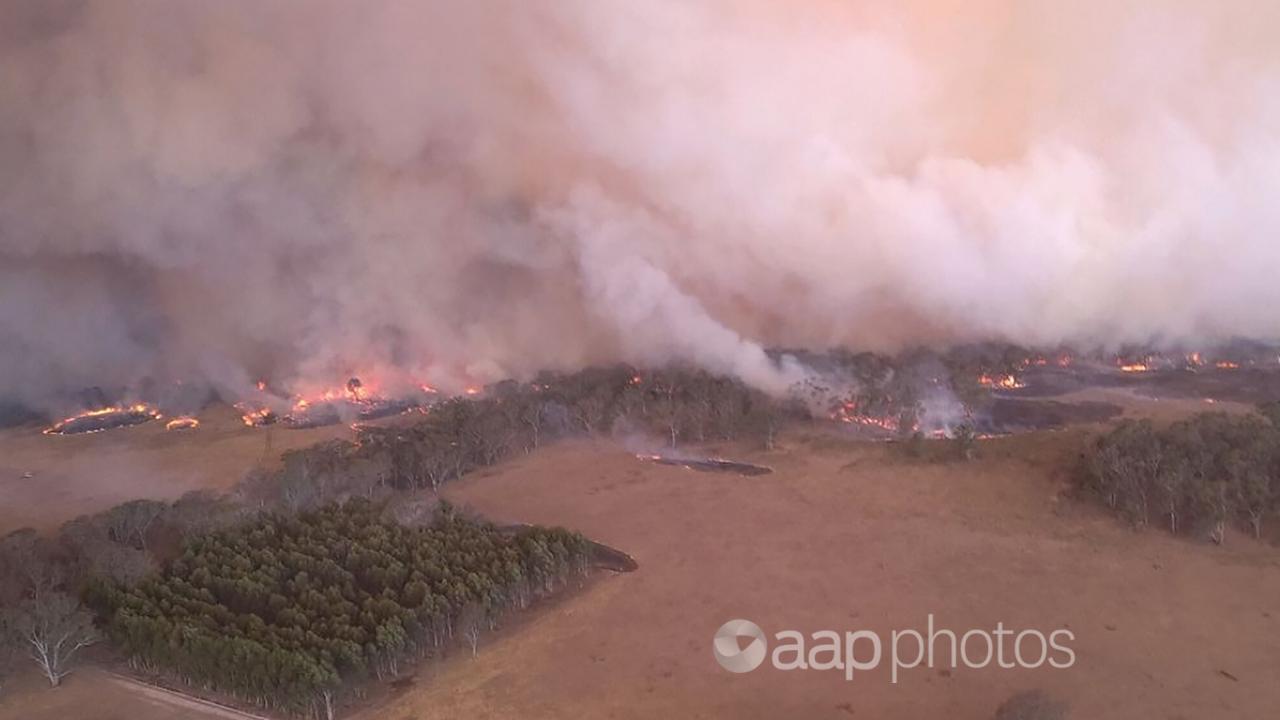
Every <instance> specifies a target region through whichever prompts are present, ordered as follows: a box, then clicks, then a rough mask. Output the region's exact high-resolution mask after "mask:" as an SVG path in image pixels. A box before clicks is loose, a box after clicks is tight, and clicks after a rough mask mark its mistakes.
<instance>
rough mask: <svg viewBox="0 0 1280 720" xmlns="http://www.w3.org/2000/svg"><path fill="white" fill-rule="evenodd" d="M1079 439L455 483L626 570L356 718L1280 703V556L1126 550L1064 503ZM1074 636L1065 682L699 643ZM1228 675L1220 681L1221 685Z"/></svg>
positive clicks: (587, 458)
mask: <svg viewBox="0 0 1280 720" xmlns="http://www.w3.org/2000/svg"><path fill="white" fill-rule="evenodd" d="M1082 441H1083V438H1082V437H1081V435H1080V433H1078V432H1075V431H1072V432H1064V433H1053V434H1037V435H1028V436H1020V437H1016V438H1009V439H1003V440H995V441H990V442H986V443H983V445H982V448H981V452H982V457H981V458H980V459H979V460H978V461H975V462H972V463H968V464H952V465H930V464H912V463H907V462H905V461H902V460H899V459H898V458H896V457H895V456H894V455H893V454H892V449H891V448H890V447H888V446H884V445H868V444H862V445H853V444H847V443H844V442H841V441H838V440H833V439H830V438H824V437H808V438H802V439H799V440H792V441H791V442H790V443H788V445H787V447H785V448H784V449H782V450H781V451H779V452H775V453H768V454H758V455H756V454H750V453H746V454H745V455H746V457H745V458H744V459H750V460H754V461H758V462H762V463H764V464H768V465H772V466H773V467H774V468H775V470H776V472H775V473H774V474H772V475H767V476H762V477H758V478H743V477H735V476H721V475H715V474H702V473H694V472H691V471H688V470H684V469H681V468H673V467H666V466H660V465H654V464H650V463H641V462H638V461H637V460H636V459H635V458H633V457H631V456H629V455H628V454H626V453H623V452H619V451H618V450H616V449H612V448H609V447H604V446H587V445H578V444H570V445H562V446H558V447H555V448H551V449H549V450H546V451H544V452H541V453H539V454H537V455H535V456H533V457H530V458H528V459H525V460H523V461H521V462H517V463H514V464H511V465H508V466H504V467H502V468H501V469H498V470H496V471H494V472H492V473H488V474H485V475H483V476H476V477H473V478H470V479H467V480H465V481H463V482H461V483H459V484H457V485H455V486H453V487H452V488H450V490H449V491H448V492H447V493H446V494H447V495H448V496H449V498H450V499H452V500H454V501H456V502H458V503H461V504H464V505H468V506H470V507H473V508H474V509H476V510H477V511H479V512H482V513H485V514H487V515H490V516H492V517H494V518H496V519H498V520H510V521H525V522H534V523H547V524H563V525H567V526H570V527H574V528H577V529H579V530H581V531H583V532H585V533H587V534H588V535H590V536H592V537H595V538H598V539H599V540H601V541H602V542H606V543H608V544H611V545H613V546H616V547H620V548H623V549H626V550H627V551H628V552H630V553H632V554H633V555H634V556H635V558H636V560H637V561H638V562H639V563H640V570H639V571H638V572H635V573H632V574H629V575H622V576H618V577H616V578H613V579H611V580H608V581H606V582H603V583H600V584H598V585H596V586H595V587H594V588H593V589H592V590H591V591H590V592H588V593H586V594H584V595H582V596H580V597H577V598H574V599H573V600H572V601H571V602H568V603H566V604H564V605H563V606H561V607H559V608H556V609H554V610H553V611H550V612H548V613H547V614H546V615H544V616H542V617H539V618H537V619H536V620H534V621H533V622H531V623H530V625H529V626H528V627H527V628H525V629H524V630H523V631H522V632H520V633H516V634H512V635H510V636H504V637H502V638H500V639H498V640H496V641H495V642H494V643H493V644H492V645H491V646H489V647H487V648H485V649H484V650H482V652H481V653H480V656H479V657H477V658H475V659H471V658H459V659H456V660H453V661H450V662H447V663H445V664H444V665H443V666H441V667H439V668H436V669H434V670H432V671H430V672H429V673H428V674H430V675H431V677H429V678H427V677H424V678H420V679H419V682H418V683H417V686H416V689H415V690H411V691H409V692H407V693H405V694H403V695H401V696H400V697H399V698H398V699H396V700H395V701H394V702H393V703H392V705H391V706H390V707H389V708H379V709H376V710H370V711H369V712H368V713H366V714H365V715H364V716H363V717H364V718H365V719H366V720H373V719H374V718H388V719H390V720H411V719H412V720H426V719H428V718H458V717H467V718H476V719H483V718H510V717H521V718H580V717H600V718H603V717H611V718H637V719H639V718H653V717H682V718H719V717H733V718H762V719H763V718H778V717H804V718H844V717H873V718H886V719H894V718H901V719H902V720H918V719H919V718H944V717H945V718H955V719H958V720H966V719H973V720H978V719H981V718H989V717H991V715H992V713H993V712H994V710H995V708H996V706H997V705H998V704H999V702H1000V701H1001V700H1002V699H1004V698H1005V697H1007V696H1008V695H1010V694H1012V693H1013V692H1015V691H1017V690H1021V689H1026V688H1032V687H1043V688H1046V689H1048V690H1050V691H1051V692H1052V693H1053V694H1055V695H1057V696H1060V697H1062V698H1064V699H1068V700H1069V701H1070V702H1071V703H1072V705H1073V708H1074V715H1073V717H1079V718H1099V719H1101V718H1133V717H1152V718H1186V719H1187V720H1191V719H1194V718H1209V717H1212V718H1237V717H1238V718H1246V717H1263V716H1266V715H1267V713H1269V712H1271V711H1273V710H1274V709H1275V707H1277V705H1280V688H1277V687H1276V686H1275V684H1274V682H1273V679H1274V677H1273V676H1274V672H1275V669H1276V668H1277V667H1280V640H1277V637H1278V632H1280V552H1277V551H1276V549H1275V548H1270V547H1264V546H1261V545H1258V544H1256V543H1254V542H1252V541H1250V540H1247V539H1245V538H1243V537H1241V536H1239V535H1236V536H1232V537H1231V538H1230V539H1229V541H1228V545H1227V546H1226V547H1213V546H1205V545H1197V544H1192V543H1189V542H1186V541H1182V540H1175V539H1172V538H1170V537H1167V536H1165V535H1163V534H1161V533H1159V532H1154V531H1152V532H1144V533H1135V532H1132V531H1130V530H1128V529H1125V528H1124V527H1122V526H1120V525H1119V524H1117V523H1116V522H1115V521H1114V520H1112V519H1110V518H1108V517H1103V516H1101V515H1100V514H1098V513H1096V512H1095V511H1093V510H1092V509H1091V508H1087V507H1083V506H1080V505H1076V504H1074V503H1073V502H1071V501H1069V500H1066V499H1062V498H1061V497H1060V493H1061V492H1062V490H1063V489H1064V478H1063V476H1062V473H1061V472H1060V471H1059V468H1061V467H1062V465H1063V463H1064V462H1066V461H1067V460H1069V459H1070V456H1071V455H1072V451H1073V449H1074V447H1076V446H1077V445H1076V444H1077V443H1079V442H1082ZM928 613H933V614H934V615H935V617H936V618H937V621H938V624H939V625H940V626H945V627H948V628H954V629H958V630H967V629H970V628H987V629H988V630H989V629H991V628H993V627H994V626H995V624H996V622H997V621H1002V622H1004V623H1005V625H1006V626H1010V627H1016V628H1038V629H1041V630H1043V631H1045V632H1046V633H1047V632H1049V631H1051V630H1053V629H1057V628H1062V627H1065V628H1070V629H1071V630H1072V632H1073V633H1074V634H1075V637H1076V639H1075V641H1074V642H1073V643H1072V645H1071V646H1072V648H1073V649H1074V650H1075V652H1076V654H1077V658H1078V659H1077V662H1076V665H1075V667H1073V668H1071V669H1069V670H1052V669H1040V670H1016V671H1014V670H993V669H990V668H987V669H983V670H967V669H964V668H961V669H958V670H956V671H954V672H952V673H951V674H950V675H949V676H946V675H943V674H940V673H938V672H937V671H930V670H927V669H916V670H906V671H903V675H902V677H901V678H900V682H899V684H898V685H893V684H891V683H890V682H889V674H888V670H887V668H886V667H883V666H882V668H881V669H879V670H876V671H873V672H870V673H867V674H866V675H864V676H860V677H855V679H854V680H853V681H852V682H846V681H845V680H844V678H843V676H842V674H841V673H840V672H839V671H832V672H802V673H783V672H779V671H776V670H773V669H771V668H769V667H768V665H767V664H766V665H765V666H764V667H762V668H761V669H758V670H756V671H755V672H753V673H751V674H748V675H740V676H739V675H731V674H729V673H727V672H725V671H723V670H721V669H720V667H719V666H718V665H717V664H716V662H715V661H714V659H713V658H712V654H711V636H712V634H713V633H714V632H715V630H716V628H718V627H719V626H720V624H721V623H723V622H725V621H727V620H729V619H733V618H738V617H742V618H747V619H750V620H753V621H754V622H756V623H758V624H759V625H760V626H761V627H762V628H764V629H765V632H766V634H772V633H773V632H776V631H777V630H779V629H784V628H794V629H798V630H801V631H804V632H806V634H807V633H809V632H812V631H814V630H818V629H826V628H830V629H835V630H857V629H870V630H875V631H877V632H879V633H880V634H881V636H882V637H888V633H889V632H890V631H892V630H894V629H908V628H918V629H923V627H924V625H925V621H926V615H927V614H928ZM1223 673H1229V674H1230V675H1231V676H1232V677H1234V678H1236V679H1231V678H1229V677H1227V676H1226V675H1224V674H1223Z"/></svg>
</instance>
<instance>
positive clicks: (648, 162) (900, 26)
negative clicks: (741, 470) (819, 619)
mask: <svg viewBox="0 0 1280 720" xmlns="http://www.w3.org/2000/svg"><path fill="white" fill-rule="evenodd" d="M1276 37H1280V5H1277V4H1276V3H1274V2H1263V1H1259V2H1212V1H1210V0H1140V1H1138V2H1129V3H1111V2H1102V1H1101V0H1084V1H1083V2H1076V3H1061V2H1035V1H1032V2H1028V1H1026V0H977V1H974V0H970V1H966V2H957V1H952V0H947V1H944V0H913V1H910V2H902V3H892V4H891V3H878V2H869V1H868V2H859V1H849V0H841V1H837V0H804V1H797V2H789V3H777V2H766V1H765V0H737V1H734V2H730V1H729V0H724V1H723V2H722V1H718V0H702V1H701V2H696V1H695V2H690V1H687V0H670V1H664V0H652V1H650V2H626V1H623V0H617V1H612V0H560V1H559V2H553V3H537V2H523V1H519V0H480V1H477V2H470V3H456V2H445V1H443V0H421V1H419V2H390V1H386V2H383V1H378V0H369V1H367V2H360V3H352V2H346V1H345V0H311V1H309V2H306V3H293V2H271V1H268V2H262V1H261V0H225V1H223V2H207V1H204V0H172V1H171V2H166V3H162V4H157V3H152V2H142V1H134V0H10V1H9V2H6V3H3V4H0V396H3V395H15V394H16V395H17V396H18V397H20V398H22V399H25V400H27V401H29V402H42V401H45V400H46V399H47V398H49V397H53V396H55V395H56V394H57V393H60V392H66V391H70V390H75V389H79V388H83V387H85V386H91V385H103V386H130V387H138V386H140V385H145V384H148V383H150V384H153V385H154V384H160V385H163V384H166V383H171V382H174V381H176V380H179V379H181V380H184V381H187V382H193V381H201V382H208V383H210V384H211V385H212V386H214V387H216V388H219V389H221V390H223V391H225V392H228V393H231V394H235V393H236V392H239V391H241V390H243V389H247V388H249V387H251V385H252V382H253V381H254V380H256V379H258V378H261V377H270V378H272V379H273V380H274V381H276V382H279V383H290V382H294V383H303V382H331V381H333V380H341V379H343V378H345V377H346V376H347V375H349V374H351V373H370V372H379V373H383V374H395V375H398V376H401V377H404V378H410V377H412V378H419V379H422V380H426V381H430V382H433V383H435V384H439V385H442V386H449V385H451V384H452V385H455V386H456V385H459V384H462V383H467V382H475V381H480V380H488V379H492V378H496V377H501V376H506V375H520V374H525V373H530V372H533V371H536V370H538V369H541V368H571V367H575V366H578V365H581V364H585V363H591V362H604V361H610V360H630V361H636V362H656V361H661V360H667V359H678V360H684V361H690V362H696V363H700V364H703V365H705V366H707V367H709V368H711V369H714V370H718V371H724V372H734V373H738V374H740V375H741V376H743V377H744V378H746V379H748V380H749V381H751V382H753V383H755V384H757V385H760V386H762V387H766V388H772V387H777V386H779V385H781V384H785V382H787V380H788V379H789V377H790V376H789V374H788V373H789V372H792V371H791V370H788V369H779V368H776V367H774V366H773V364H772V363H771V362H770V361H769V360H768V359H767V358H766V356H765V354H764V352H763V350H762V348H763V347H767V346H770V345H786V346H809V347H825V346H830V345H837V344H844V345H849V346H853V347H857V348H867V349H878V350H891V349H894V348H898V347H902V346H904V345H909V344H916V343H926V344H945V343H949V342H956V341H967V340H985V339H994V340H1012V341H1017V342H1021V343H1025V344H1042V343H1043V344H1055V343H1059V342H1069V343H1115V342H1126V341H1134V342H1146V341H1152V340H1154V341H1161V340H1165V341H1179V340H1181V341H1192V342H1194V341H1201V340H1203V341H1212V340H1215V339H1219V338H1224V337H1228V336H1235V335H1243V336H1252V337H1261V338H1273V337H1276V336H1280V315H1277V314H1276V313H1275V311H1274V308H1275V307H1277V306H1278V305H1280V283H1277V282H1276V281H1275V274H1276V271H1277V270H1278V269H1280V204H1277V203H1275V202H1273V199H1272V198H1271V197H1270V196H1271V193H1272V192H1273V189H1274V188H1276V187H1280V131H1277V128H1280V51H1277V50H1276V45H1275V42H1274V39H1275V38H1276Z"/></svg>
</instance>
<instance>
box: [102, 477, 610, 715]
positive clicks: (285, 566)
mask: <svg viewBox="0 0 1280 720" xmlns="http://www.w3.org/2000/svg"><path fill="white" fill-rule="evenodd" d="M588 554H589V547H588V543H587V541H586V540H585V539H584V538H583V537H582V536H580V535H578V534H576V533H571V532H568V531H565V530H561V529H545V528H524V529H521V530H519V531H517V532H513V533H507V532H503V531H501V530H499V529H498V528H496V527H494V526H493V525H490V524H487V523H483V522H478V521H475V520H471V519H467V518H465V517H463V516H461V515H460V514H458V513H457V512H456V511H454V510H453V509H452V508H450V507H449V506H448V505H441V506H440V509H439V510H438V512H437V516H436V519H435V522H433V523H431V524H430V525H427V526H423V527H416V528H410V527H406V526H403V525H400V524H398V523H394V522H390V521H388V520H386V519H384V517H383V514H382V511H381V508H379V507H378V506H377V505H375V504H373V503H370V502H368V501H365V500H361V499H356V500H351V501H349V502H347V503H345V504H341V505H338V504H333V505H329V506H326V507H323V508H321V509H319V510H316V511H314V512H307V513H302V514H299V515H296V516H292V517H290V516H284V515H276V514H271V515H262V516H260V517H259V518H258V519H257V520H255V521H253V522H250V523H247V524H242V525H239V526H237V527H234V528H232V529H228V530H222V531H217V532H213V533H210V534H207V535H203V536H199V537H196V538H194V539H193V540H191V541H189V542H188V543H187V545H186V549H185V551H184V552H183V553H182V555H181V556H180V557H178V558H177V559H176V560H174V561H173V562H171V563H170V564H169V565H168V566H167V567H166V568H165V570H164V571H163V572H161V573H159V574H156V575H152V576H150V577H148V578H147V579H145V580H143V581H142V582H140V583H136V584H134V585H132V586H126V585H122V584H119V583H116V582H111V581H101V582H96V583H94V584H92V586H91V588H90V590H89V592H88V593H87V597H88V598H89V599H90V604H91V605H92V606H93V607H94V608H95V609H96V610H97V611H98V613H99V615H100V616H101V617H102V618H103V619H104V627H105V630H106V633H107V635H108V636H109V637H110V638H111V640H112V641H113V642H114V643H115V645H116V646H117V647H118V648H120V649H121V650H122V651H123V652H125V653H126V654H127V655H128V656H129V657H130V658H131V659H132V661H133V662H134V663H136V664H137V665H138V666H139V667H143V668H146V669H149V670H153V671H162V672H166V673H169V674H171V675H173V676H175V677H177V678H179V679H180V680H182V681H184V682H186V683H188V684H198V685H201V686H203V687H206V688H209V689H215V690H218V691H221V692H226V693H230V694H233V695H235V696H237V697H239V698H241V699H242V700H245V701H248V702H252V703H256V704H258V705H261V706H264V707H268V708H272V709H277V710H283V711H286V712H290V713H295V714H311V715H314V716H317V717H329V718H332V717H333V714H334V708H335V704H336V703H337V701H338V699H339V697H338V696H339V693H340V692H341V691H342V688H343V687H344V686H345V685H344V683H345V682H347V681H355V682H357V683H358V682H359V681H360V680H363V679H366V678H368V677H369V676H371V675H373V676H377V677H379V678H382V677H387V676H395V675H396V674H397V673H398V672H399V668H400V664H401V663H402V662H404V661H405V660H406V659H411V658H421V657H424V656H427V655H429V654H431V653H433V652H435V651H437V650H438V649H439V648H440V647H442V646H443V645H445V644H446V643H449V642H453V641H457V640H463V641H465V642H466V643H467V644H469V645H470V646H471V648H472V649H473V651H474V648H475V644H476V643H477V641H478V638H479V635H480V633H482V632H484V631H486V630H488V629H490V628H491V627H493V625H494V623H495V622H496V620H497V618H498V617H499V616H500V615H501V614H502V613H503V612H505V611H507V610H508V609H511V608H523V607H525V606H527V605H528V604H529V603H530V602H531V601H532V600H534V599H535V598H537V597H539V596H542V595H544V594H546V593H549V592H551V591H553V590H554V589H556V588H557V587H559V586H561V585H562V584H563V583H564V582H566V580H567V579H569V578H570V577H572V576H575V575H578V574H581V573H584V572H585V571H586V568H587V561H588Z"/></svg>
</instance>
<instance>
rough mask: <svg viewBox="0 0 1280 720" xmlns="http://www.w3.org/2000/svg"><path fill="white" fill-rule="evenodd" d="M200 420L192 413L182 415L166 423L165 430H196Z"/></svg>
mask: <svg viewBox="0 0 1280 720" xmlns="http://www.w3.org/2000/svg"><path fill="white" fill-rule="evenodd" d="M198 427H200V421H199V420H198V419H196V418H194V417H192V416H190V415H180V416H178V417H176V418H174V419H172V420H170V421H169V422H167V423H165V424H164V429H165V430H195V429H196V428H198Z"/></svg>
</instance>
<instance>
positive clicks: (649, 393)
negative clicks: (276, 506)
mask: <svg viewBox="0 0 1280 720" xmlns="http://www.w3.org/2000/svg"><path fill="white" fill-rule="evenodd" d="M805 414H806V411H805V410H804V408H803V407H802V406H801V405H799V404H798V403H796V402H782V401H777V400H774V399H772V398H770V397H768V396H766V395H764V394H763V393H760V392H759V391H756V390H753V389H751V388H749V387H747V386H746V385H743V384H742V383H741V382H740V381H738V380H736V379H733V378H728V377H721V376H715V375H711V374H710V373H707V372H704V371H702V370H696V369H685V368H666V369H662V370H655V371H647V372H641V371H637V370H635V369H634V368H631V367H626V366H618V367H612V368H589V369H587V370H582V371H580V372H577V373H573V374H572V375H555V374H543V375H541V376H539V377H538V378H537V379H536V380H535V381H534V382H531V383H523V384H521V383H516V382H514V381H507V382H503V383H499V384H497V385H495V386H493V387H492V388H490V391H489V393H488V395H487V396H486V397H484V398H478V399H465V398H455V399H451V400H446V401H444V402H442V403H439V404H437V405H434V406H432V407H431V408H430V410H429V411H428V412H427V414H426V416H425V417H424V418H423V419H422V420H420V421H418V422H416V423H413V424H412V425H408V426H400V427H375V426H370V427H364V428H361V429H360V432H359V435H358V438H357V441H356V443H354V444H349V443H348V444H346V445H345V446H342V445H335V444H327V445H326V446H319V447H316V448H311V449H308V450H306V451H301V452H304V453H306V454H307V456H308V459H307V460H306V461H298V464H296V466H295V467H296V468H297V469H299V472H298V473H295V474H299V475H300V474H301V472H300V470H301V468H302V467H303V466H304V465H305V467H306V468H309V471H310V472H311V473H312V474H313V475H315V474H317V473H319V474H328V475H329V476H332V475H334V472H335V468H340V467H341V466H342V465H343V463H344V462H345V463H357V462H363V463H368V464H370V465H372V466H374V467H376V468H377V470H376V472H375V473H374V474H373V475H372V476H370V475H368V474H366V475H365V479H366V480H368V479H370V477H376V478H379V479H380V480H381V481H382V482H385V483H387V484H389V485H390V486H391V487H393V488H431V489H432V490H438V489H439V488H440V486H441V485H443V484H444V483H445V482H448V481H450V480H454V479H456V478H458V477H461V476H462V475H464V474H466V473H467V472H470V471H471V470H474V469H476V468H481V467H486V466H488V465H492V464H494V463H496V462H499V461H501V460H502V459H503V458H506V457H509V456H511V455H513V454H516V453H523V452H530V451H532V450H534V449H536V448H537V447H539V446H540V445H542V444H543V443H546V442H550V441H553V440H556V439H559V438H562V437H565V436H569V435H601V434H610V433H619V434H627V433H644V434H648V435H655V436H657V437H661V438H663V440H664V442H665V443H667V444H669V445H670V446H671V447H676V446H678V445H679V444H680V443H684V442H706V441H710V440H733V439H743V438H752V439H756V440H759V441H760V442H761V443H762V444H764V445H766V446H771V445H772V443H773V439H774V437H775V435H776V433H777V432H778V430H779V429H780V427H781V426H782V424H783V423H784V422H785V421H786V420H787V419H789V418H795V417H802V416H804V415H805ZM363 489H365V490H367V489H368V488H363ZM357 492H359V491H357Z"/></svg>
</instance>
